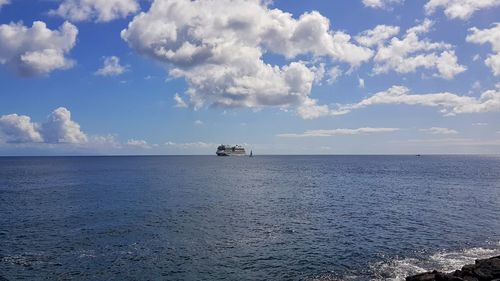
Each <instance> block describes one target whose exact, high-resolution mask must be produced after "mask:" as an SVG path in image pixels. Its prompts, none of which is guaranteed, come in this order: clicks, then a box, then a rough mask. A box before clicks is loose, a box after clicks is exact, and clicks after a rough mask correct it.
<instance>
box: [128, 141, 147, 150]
mask: <svg viewBox="0 0 500 281" xmlns="http://www.w3.org/2000/svg"><path fill="white" fill-rule="evenodd" d="M126 145H127V146H130V147H135V148H142V149H150V148H151V147H152V146H151V145H149V144H148V142H147V141H145V140H137V139H130V140H128V141H127V143H126Z"/></svg>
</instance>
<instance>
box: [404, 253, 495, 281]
mask: <svg viewBox="0 0 500 281" xmlns="http://www.w3.org/2000/svg"><path fill="white" fill-rule="evenodd" d="M434 280H435V281H461V280H464V281H492V280H498V281H500V256H496V257H492V258H489V259H484V260H476V263H475V264H468V265H465V266H464V267H462V270H456V271H454V272H451V273H442V272H438V271H435V270H434V271H432V272H425V273H421V274H417V275H414V276H409V277H406V281H434Z"/></svg>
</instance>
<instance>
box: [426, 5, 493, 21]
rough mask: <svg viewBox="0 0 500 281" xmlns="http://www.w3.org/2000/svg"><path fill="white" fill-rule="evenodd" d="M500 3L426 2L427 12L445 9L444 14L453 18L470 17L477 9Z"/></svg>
mask: <svg viewBox="0 0 500 281" xmlns="http://www.w3.org/2000/svg"><path fill="white" fill-rule="evenodd" d="M499 5H500V0H429V2H427V4H425V12H426V13H427V14H432V13H434V12H435V11H436V10H437V9H444V14H445V15H446V16H447V17H448V18H451V19H457V18H458V19H463V20H464V19H468V18H470V17H471V16H472V14H474V13H475V12H476V11H479V10H482V9H488V8H493V7H495V6H499Z"/></svg>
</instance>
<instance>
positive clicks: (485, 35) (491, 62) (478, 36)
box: [466, 22, 500, 76]
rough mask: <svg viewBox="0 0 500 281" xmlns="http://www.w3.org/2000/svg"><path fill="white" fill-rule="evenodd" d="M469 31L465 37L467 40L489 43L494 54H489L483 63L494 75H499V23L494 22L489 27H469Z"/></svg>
mask: <svg viewBox="0 0 500 281" xmlns="http://www.w3.org/2000/svg"><path fill="white" fill-rule="evenodd" d="M469 32H470V34H469V35H467V37H466V40H467V42H473V43H477V44H486V43H490V44H491V48H492V50H493V52H495V54H490V55H489V56H488V57H487V58H486V60H485V61H484V63H485V64H486V65H487V66H488V67H490V68H491V71H492V72H493V74H494V75H495V76H500V23H498V22H497V23H495V24H494V25H493V27H492V28H489V29H478V28H477V27H473V28H471V29H469Z"/></svg>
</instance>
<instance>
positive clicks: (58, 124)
mask: <svg viewBox="0 0 500 281" xmlns="http://www.w3.org/2000/svg"><path fill="white" fill-rule="evenodd" d="M41 132H42V134H43V138H44V140H45V142H49V143H85V142H87V135H86V134H84V133H83V132H82V131H81V130H80V125H79V124H78V123H76V122H75V121H73V120H71V112H70V111H69V110H68V109H66V108H65V107H59V108H57V109H55V110H54V111H52V113H51V114H50V115H49V117H48V119H47V121H46V122H45V123H43V124H42V127H41Z"/></svg>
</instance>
